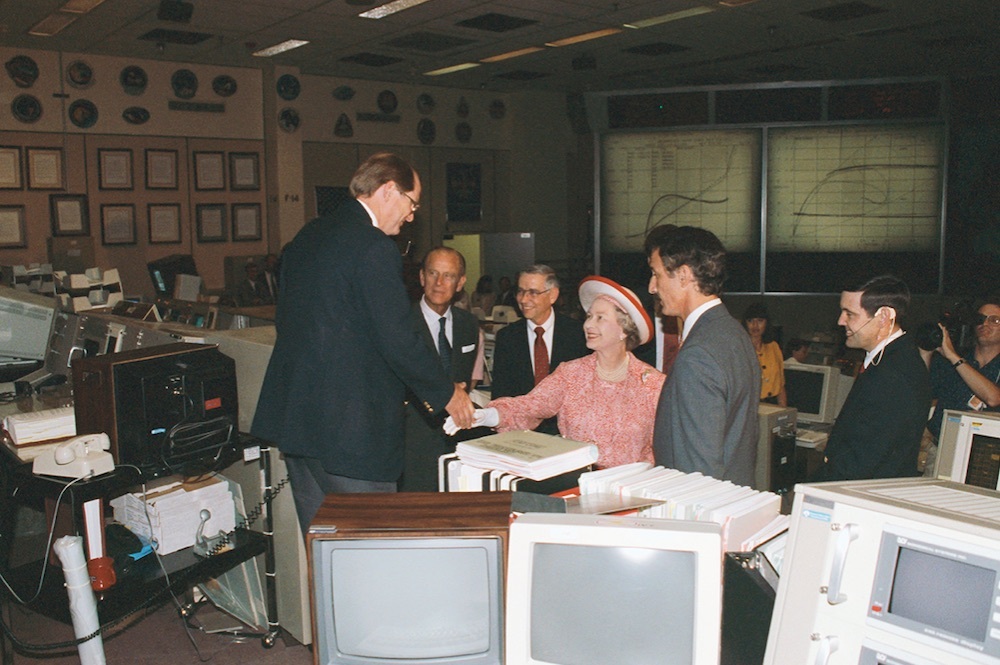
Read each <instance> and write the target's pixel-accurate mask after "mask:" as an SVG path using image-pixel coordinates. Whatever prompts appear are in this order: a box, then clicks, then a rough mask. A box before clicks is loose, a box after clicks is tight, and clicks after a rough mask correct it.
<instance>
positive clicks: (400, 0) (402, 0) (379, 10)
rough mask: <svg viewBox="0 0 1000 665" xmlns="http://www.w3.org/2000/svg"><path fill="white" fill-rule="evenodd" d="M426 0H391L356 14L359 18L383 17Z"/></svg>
mask: <svg viewBox="0 0 1000 665" xmlns="http://www.w3.org/2000/svg"><path fill="white" fill-rule="evenodd" d="M425 2H427V0H393V1H392V2H387V3H386V4H384V5H380V6H378V7H375V8H374V9H369V10H368V11H366V12H361V13H360V14H358V16H360V17H361V18H373V19H378V18H385V17H386V16H391V15H393V14H396V13H399V12H401V11H403V10H406V9H410V8H411V7H416V6H417V5H422V4H424V3H425Z"/></svg>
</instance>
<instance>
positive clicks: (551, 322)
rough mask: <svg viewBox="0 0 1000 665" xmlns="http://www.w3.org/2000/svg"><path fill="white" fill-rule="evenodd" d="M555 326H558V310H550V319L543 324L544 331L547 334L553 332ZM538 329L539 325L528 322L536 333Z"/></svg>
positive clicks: (529, 326)
mask: <svg viewBox="0 0 1000 665" xmlns="http://www.w3.org/2000/svg"><path fill="white" fill-rule="evenodd" d="M555 324H556V310H554V309H550V310H549V318H547V319H545V321H544V322H543V323H542V329H543V330H544V331H545V332H549V331H551V330H552V327H553V326H554V325H555ZM537 327H538V324H537V323H535V322H534V321H528V328H529V329H530V330H532V331H534V330H535V328H537Z"/></svg>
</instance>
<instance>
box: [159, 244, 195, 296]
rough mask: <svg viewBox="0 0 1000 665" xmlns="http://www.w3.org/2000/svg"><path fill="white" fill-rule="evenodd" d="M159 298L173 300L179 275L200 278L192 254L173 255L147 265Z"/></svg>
mask: <svg viewBox="0 0 1000 665" xmlns="http://www.w3.org/2000/svg"><path fill="white" fill-rule="evenodd" d="M146 267H147V268H148V269H149V277H150V279H152V280H153V290H154V291H156V297H157V298H173V297H174V288H175V286H176V283H177V275H194V276H198V269H197V268H196V267H195V265H194V257H193V256H191V255H190V254H171V255H170V256H165V257H163V258H162V259H156V260H155V261H150V262H149V263H147V264H146Z"/></svg>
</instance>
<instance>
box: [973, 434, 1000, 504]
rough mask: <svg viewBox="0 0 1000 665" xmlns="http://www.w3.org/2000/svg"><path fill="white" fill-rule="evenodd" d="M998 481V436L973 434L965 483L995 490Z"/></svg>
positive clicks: (999, 469) (999, 470)
mask: <svg viewBox="0 0 1000 665" xmlns="http://www.w3.org/2000/svg"><path fill="white" fill-rule="evenodd" d="M998 482H1000V438H997V437H995V436H986V435H985V434H973V435H972V445H971V446H970V449H969V467H968V469H967V470H966V473H965V484H966V485H975V486H976V487H985V488H986V489H989V490H995V489H996V488H997V485H998Z"/></svg>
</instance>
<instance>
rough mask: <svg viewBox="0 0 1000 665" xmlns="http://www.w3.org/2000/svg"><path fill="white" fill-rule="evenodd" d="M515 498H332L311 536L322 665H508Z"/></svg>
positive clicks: (309, 547)
mask: <svg viewBox="0 0 1000 665" xmlns="http://www.w3.org/2000/svg"><path fill="white" fill-rule="evenodd" d="M510 495H511V493H510V492H479V493H472V492H451V493H448V492H442V493H437V492H406V493H399V494H331V495H329V496H327V498H326V501H325V502H324V504H323V506H322V507H321V508H320V511H319V512H318V513H317V515H316V518H315V519H314V520H313V522H312V524H311V525H310V528H309V531H308V534H307V537H306V550H307V553H308V556H309V562H310V571H311V574H312V577H311V583H312V607H313V626H314V632H313V651H314V653H315V657H316V661H315V662H316V663H317V665H361V664H365V665H375V664H380V663H381V664H383V665H390V664H391V665H503V662H504V660H503V588H504V586H503V585H504V575H503V570H504V560H505V559H504V553H505V551H506V538H507V529H508V524H509V521H510V511H511V498H510Z"/></svg>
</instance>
